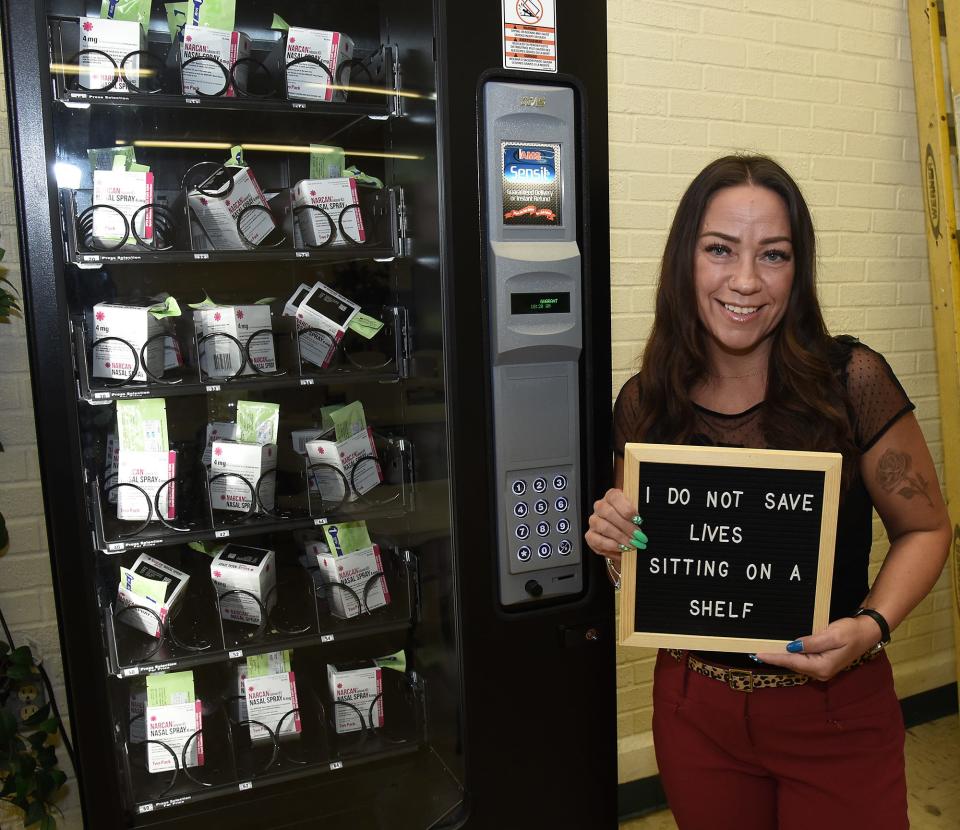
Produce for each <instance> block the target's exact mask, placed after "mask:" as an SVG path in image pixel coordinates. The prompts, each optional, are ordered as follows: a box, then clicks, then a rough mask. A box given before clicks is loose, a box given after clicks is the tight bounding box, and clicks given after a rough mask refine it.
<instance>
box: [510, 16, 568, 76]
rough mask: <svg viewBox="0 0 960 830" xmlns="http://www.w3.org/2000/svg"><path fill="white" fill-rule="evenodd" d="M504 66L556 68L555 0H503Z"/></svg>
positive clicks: (540, 69)
mask: <svg viewBox="0 0 960 830" xmlns="http://www.w3.org/2000/svg"><path fill="white" fill-rule="evenodd" d="M501 2H502V3H503V67H504V69H526V70H529V71H531V72H556V71H557V14H556V0H501Z"/></svg>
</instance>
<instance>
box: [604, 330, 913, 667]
mask: <svg viewBox="0 0 960 830" xmlns="http://www.w3.org/2000/svg"><path fill="white" fill-rule="evenodd" d="M837 344H838V346H839V347H840V349H841V350H842V352H841V361H840V365H841V369H840V372H841V377H842V380H843V384H844V387H845V388H846V391H847V395H848V397H849V401H850V405H851V409H852V412H853V417H854V424H853V434H854V439H855V441H856V444H857V447H858V448H859V449H860V451H861V452H866V451H867V450H868V449H870V447H872V446H873V445H874V444H875V443H876V442H877V441H878V440H880V437H881V436H882V435H883V434H884V433H885V432H886V431H887V430H888V429H889V428H890V427H891V426H892V425H893V423H894V422H895V421H897V419H899V418H900V417H902V416H903V415H905V414H906V413H908V412H910V411H912V410H913V409H914V405H913V403H912V402H911V401H910V399H909V398H908V397H907V393H906V392H905V391H904V389H903V387H902V386H901V385H900V382H899V381H898V380H897V378H896V376H895V375H894V373H893V370H892V369H891V368H890V366H889V365H888V364H887V361H886V360H884V358H883V355H881V354H879V353H878V352H875V351H873V350H872V349H870V348H869V347H867V346H865V345H863V344H862V343H860V342H859V341H857V340H855V339H854V338H852V337H838V338H837ZM639 391H640V385H639V383H638V377H637V376H636V375H635V376H634V377H632V378H631V379H630V380H628V381H627V382H626V384H624V386H623V389H621V390H620V394H619V395H618V397H617V403H616V405H615V407H614V416H613V435H614V452H615V453H616V454H617V455H618V456H620V457H621V458H622V457H623V446H624V444H626V443H628V442H633V441H644V440H645V439H644V437H643V436H642V435H639V434H638V432H639V430H638V416H639V404H640V398H639ZM763 407H764V404H763V402H761V403H759V404H757V405H756V406H753V407H751V408H750V409H748V410H747V411H746V412H741V413H738V414H735V415H724V414H721V413H719V412H712V411H711V410H709V409H704V408H703V407H700V406H696V405H695V413H696V415H695V417H696V433H695V435H694V439H693V441H692V442H691V443H696V444H702V445H707V446H713V445H725V446H734V447H750V448H753V449H766V448H767V443H766V441H765V439H764V435H763V429H762V416H763ZM797 449H803V448H802V447H798V448H797ZM872 515H873V502H872V501H871V499H870V495H869V493H868V492H867V489H866V487H864V484H863V480H862V478H861V477H860V474H859V472H857V474H856V475H855V476H854V478H853V481H852V482H851V484H850V487H849V489H847V490H846V491H845V492H844V493H843V494H842V495H841V499H840V510H839V516H838V519H837V543H836V550H835V554H834V570H833V591H832V594H831V601H830V619H831V620H835V619H838V618H840V617H845V616H849V615H850V614H852V613H853V612H854V611H856V609H857V608H858V607H859V606H860V603H861V602H862V601H863V598H864V597H865V596H866V594H867V591H868V590H869V584H868V581H867V565H868V563H869V559H870V547H871V543H872V537H873V534H872ZM640 555H641V556H642V555H643V554H642V552H641V554H640ZM809 633H810V632H807V631H798V632H797V635H796V636H797V637H801V636H803V635H805V634H809ZM711 658H712V659H713V660H714V661H716V662H722V663H726V664H730V665H736V666H746V667H751V668H753V667H755V664H754V663H752V662H751V661H750V660H749V659H748V658H746V657H745V656H744V655H730V654H726V653H724V654H720V653H715V654H712V655H711Z"/></svg>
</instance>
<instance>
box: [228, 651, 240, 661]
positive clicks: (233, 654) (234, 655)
mask: <svg viewBox="0 0 960 830" xmlns="http://www.w3.org/2000/svg"><path fill="white" fill-rule="evenodd" d="M227 657H229V658H230V659H231V660H236V659H237V658H238V657H243V649H237V651H231V652H230V653H229V654H228V655H227Z"/></svg>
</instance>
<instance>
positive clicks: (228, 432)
mask: <svg viewBox="0 0 960 830" xmlns="http://www.w3.org/2000/svg"><path fill="white" fill-rule="evenodd" d="M236 440H237V425H236V424H234V423H232V422H231V421H214V422H213V423H210V424H207V443H206V446H205V447H204V449H203V458H202V461H203V465H204V466H205V467H209V466H210V460H211V459H212V458H213V442H214V441H236Z"/></svg>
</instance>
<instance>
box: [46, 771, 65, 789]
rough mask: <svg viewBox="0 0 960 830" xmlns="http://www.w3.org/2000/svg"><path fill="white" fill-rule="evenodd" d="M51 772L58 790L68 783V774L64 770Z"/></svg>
mask: <svg viewBox="0 0 960 830" xmlns="http://www.w3.org/2000/svg"><path fill="white" fill-rule="evenodd" d="M49 772H50V777H51V778H53V782H54V784H56V789H57V790H59V789H60V788H61V787H62V786H63V785H64V784H66V783H67V774H66V773H65V772H64V771H63V770H62V769H52V770H50V771H49Z"/></svg>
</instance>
